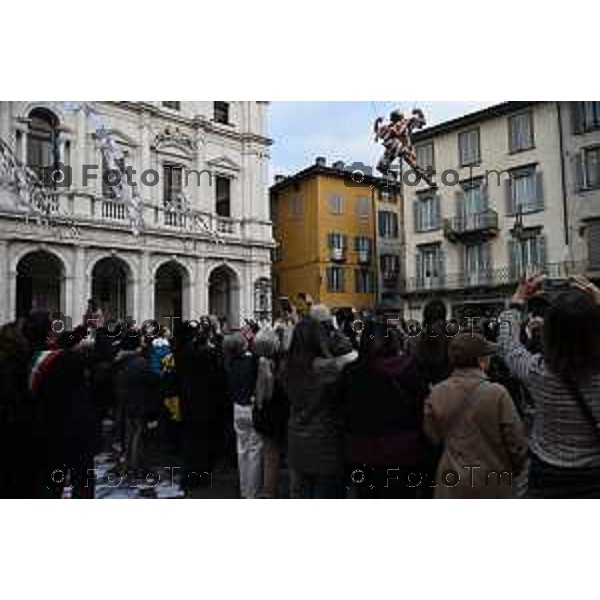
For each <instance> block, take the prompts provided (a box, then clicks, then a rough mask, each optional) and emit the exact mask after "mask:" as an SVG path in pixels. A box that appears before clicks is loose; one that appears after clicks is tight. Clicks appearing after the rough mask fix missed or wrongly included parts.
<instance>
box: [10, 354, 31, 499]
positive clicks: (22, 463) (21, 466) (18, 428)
mask: <svg viewBox="0 0 600 600" xmlns="http://www.w3.org/2000/svg"><path fill="white" fill-rule="evenodd" d="M27 375H28V369H27V357H26V356H25V357H17V356H6V357H5V358H4V359H1V360H0V456H1V457H2V458H1V459H0V498H36V497H38V495H39V484H38V483H37V482H36V481H35V477H34V472H35V469H36V466H37V463H38V462H39V458H40V452H38V451H36V447H35V443H36V435H35V434H36V430H37V427H38V425H39V424H38V423H37V422H36V414H35V412H34V410H33V405H32V401H31V395H30V394H29V390H28V387H27Z"/></svg>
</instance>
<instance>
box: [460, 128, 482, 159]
mask: <svg viewBox="0 0 600 600" xmlns="http://www.w3.org/2000/svg"><path fill="white" fill-rule="evenodd" d="M458 153H459V157H460V165H461V166H463V167H465V166H468V165H474V164H477V163H479V162H480V160H481V153H480V148H479V128H478V127H477V128H475V129H471V130H469V131H464V132H462V133H460V134H459V135H458Z"/></svg>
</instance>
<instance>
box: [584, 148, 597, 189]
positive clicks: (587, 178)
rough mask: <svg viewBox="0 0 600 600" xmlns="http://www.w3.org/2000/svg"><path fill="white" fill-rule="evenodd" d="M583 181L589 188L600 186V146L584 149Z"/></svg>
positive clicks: (586, 187)
mask: <svg viewBox="0 0 600 600" xmlns="http://www.w3.org/2000/svg"><path fill="white" fill-rule="evenodd" d="M583 181H584V187H585V189H587V190H591V189H597V188H600V147H599V148H586V149H585V150H584V151H583Z"/></svg>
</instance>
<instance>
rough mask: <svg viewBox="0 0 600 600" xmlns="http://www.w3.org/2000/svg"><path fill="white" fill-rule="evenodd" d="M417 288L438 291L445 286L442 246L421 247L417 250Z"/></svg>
mask: <svg viewBox="0 0 600 600" xmlns="http://www.w3.org/2000/svg"><path fill="white" fill-rule="evenodd" d="M416 267H417V287H419V288H421V289H437V288H440V287H442V286H443V282H444V274H445V260H444V254H443V252H442V249H441V245H440V244H428V245H424V246H419V247H418V250H417V259H416Z"/></svg>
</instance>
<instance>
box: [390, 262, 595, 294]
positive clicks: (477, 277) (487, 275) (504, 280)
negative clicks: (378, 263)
mask: <svg viewBox="0 0 600 600" xmlns="http://www.w3.org/2000/svg"><path fill="white" fill-rule="evenodd" d="M586 267H587V265H586V264H585V263H583V262H574V261H564V262H557V263H547V264H546V265H538V266H537V267H533V268H534V269H535V270H536V271H537V272H539V273H540V274H541V275H545V276H547V277H552V278H560V277H569V276H570V275H575V274H579V273H585V272H586ZM524 274H525V273H524V272H523V270H521V269H518V268H513V267H510V266H503V267H497V268H489V269H481V270H479V271H477V272H470V273H464V272H458V273H448V274H446V275H443V276H441V275H438V276H431V277H408V278H404V280H403V282H402V287H403V289H404V291H405V292H406V293H410V292H419V293H420V292H427V291H431V292H434V291H457V290H461V289H469V288H480V287H488V288H494V287H502V286H508V285H516V284H517V282H518V281H519V280H520V279H521V278H522V277H523V275H524Z"/></svg>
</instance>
